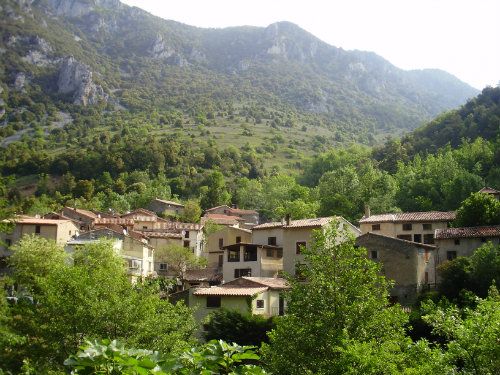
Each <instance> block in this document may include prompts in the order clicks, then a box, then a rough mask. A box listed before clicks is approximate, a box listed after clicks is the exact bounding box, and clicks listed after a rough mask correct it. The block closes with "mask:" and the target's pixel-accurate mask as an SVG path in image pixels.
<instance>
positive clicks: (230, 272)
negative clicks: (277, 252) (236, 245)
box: [222, 245, 283, 282]
mask: <svg viewBox="0 0 500 375" xmlns="http://www.w3.org/2000/svg"><path fill="white" fill-rule="evenodd" d="M244 252H245V245H241V246H240V261H239V262H229V261H228V250H225V251H224V263H223V267H222V278H223V282H228V281H231V280H233V279H234V271H235V270H236V269H247V268H250V269H251V270H252V274H251V276H252V277H277V276H278V274H279V272H280V271H282V270H283V258H276V257H268V256H267V250H266V249H263V248H262V247H257V260H255V261H245V260H244Z"/></svg>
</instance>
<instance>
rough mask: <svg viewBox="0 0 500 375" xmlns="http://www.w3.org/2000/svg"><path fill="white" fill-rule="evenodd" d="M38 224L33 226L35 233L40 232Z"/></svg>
mask: <svg viewBox="0 0 500 375" xmlns="http://www.w3.org/2000/svg"><path fill="white" fill-rule="evenodd" d="M40 229H41V227H40V225H37V226H35V234H40Z"/></svg>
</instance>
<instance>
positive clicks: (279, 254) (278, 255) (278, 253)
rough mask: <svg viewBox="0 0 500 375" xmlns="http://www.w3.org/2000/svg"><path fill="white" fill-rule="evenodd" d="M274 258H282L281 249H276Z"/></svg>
mask: <svg viewBox="0 0 500 375" xmlns="http://www.w3.org/2000/svg"><path fill="white" fill-rule="evenodd" d="M276 258H278V259H280V258H283V249H277V250H276Z"/></svg>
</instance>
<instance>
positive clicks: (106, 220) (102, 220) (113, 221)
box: [94, 217, 134, 226]
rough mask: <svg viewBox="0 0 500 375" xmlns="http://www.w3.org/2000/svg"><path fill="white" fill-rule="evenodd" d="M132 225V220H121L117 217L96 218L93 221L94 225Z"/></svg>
mask: <svg viewBox="0 0 500 375" xmlns="http://www.w3.org/2000/svg"><path fill="white" fill-rule="evenodd" d="M107 224H115V225H130V226H132V225H134V219H122V218H117V217H97V218H95V220H94V225H107Z"/></svg>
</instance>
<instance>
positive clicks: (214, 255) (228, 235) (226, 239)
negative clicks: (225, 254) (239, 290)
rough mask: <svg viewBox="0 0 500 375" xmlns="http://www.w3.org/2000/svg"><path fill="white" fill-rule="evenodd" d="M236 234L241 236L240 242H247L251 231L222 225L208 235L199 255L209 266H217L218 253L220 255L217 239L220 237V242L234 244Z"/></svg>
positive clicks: (250, 236)
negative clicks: (222, 226)
mask: <svg viewBox="0 0 500 375" xmlns="http://www.w3.org/2000/svg"><path fill="white" fill-rule="evenodd" d="M238 236H239V237H241V242H246V243H249V242H251V240H252V234H251V233H248V232H246V231H242V230H241V229H238V228H234V227H224V228H222V229H220V230H218V231H217V232H214V233H212V234H211V235H210V236H208V238H207V241H206V245H205V247H204V248H203V249H202V250H203V252H202V253H201V255H202V256H204V257H205V258H206V259H207V260H208V264H209V267H218V265H219V255H222V253H220V251H221V249H220V248H219V239H220V238H222V244H223V246H226V245H232V244H235V243H236V237H238Z"/></svg>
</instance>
